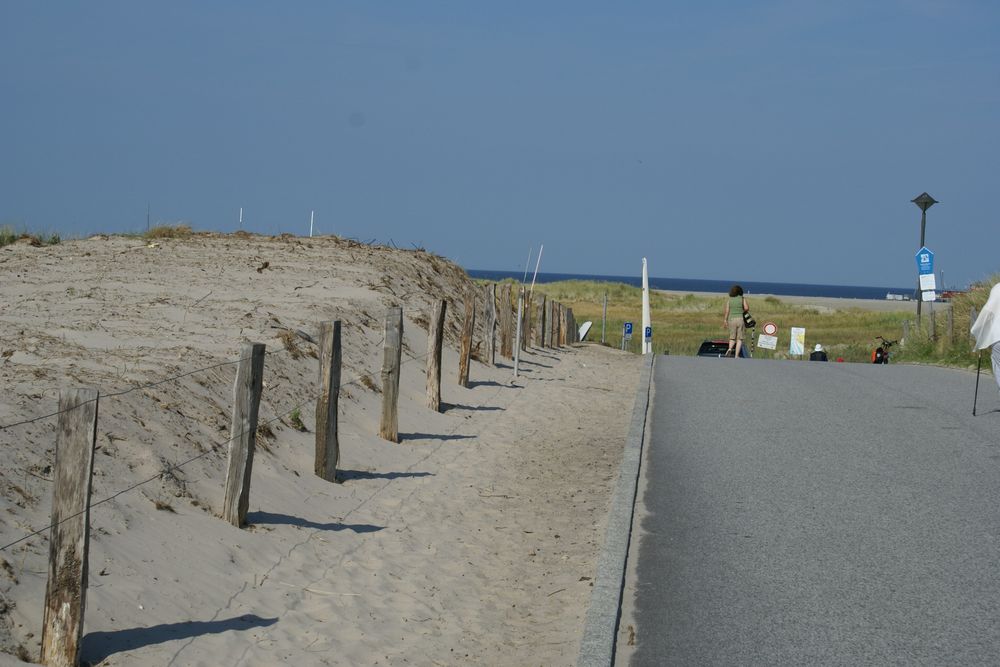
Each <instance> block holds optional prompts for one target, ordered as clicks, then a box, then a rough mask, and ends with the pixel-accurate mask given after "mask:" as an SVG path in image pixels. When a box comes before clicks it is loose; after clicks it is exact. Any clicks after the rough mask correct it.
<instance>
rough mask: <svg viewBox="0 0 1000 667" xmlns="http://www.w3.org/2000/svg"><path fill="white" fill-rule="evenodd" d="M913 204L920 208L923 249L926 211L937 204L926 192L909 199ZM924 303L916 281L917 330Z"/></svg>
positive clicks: (918, 282)
mask: <svg viewBox="0 0 1000 667" xmlns="http://www.w3.org/2000/svg"><path fill="white" fill-rule="evenodd" d="M910 201H912V202H913V203H914V204H916V205H917V206H918V207H919V208H920V245H919V246H917V247H918V248H923V247H924V233H925V232H926V231H927V209H929V208H930V207H931V206H934V204H937V203H938V202H937V201H936V200H935V199H934V197H931V196H930V195H929V194H927V193H926V192H923V193H921V194H919V195H917V197H916V198H914V199H911V200H910ZM923 302H924V292H923V290H921V289H920V281H919V280H918V281H917V329H919V328H920V306H921V305H923Z"/></svg>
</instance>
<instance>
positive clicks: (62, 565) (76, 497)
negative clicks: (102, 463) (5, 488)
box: [42, 389, 99, 667]
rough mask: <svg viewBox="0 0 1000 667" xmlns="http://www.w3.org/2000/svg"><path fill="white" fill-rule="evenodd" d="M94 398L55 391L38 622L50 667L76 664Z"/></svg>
mask: <svg viewBox="0 0 1000 667" xmlns="http://www.w3.org/2000/svg"><path fill="white" fill-rule="evenodd" d="M98 396H99V394H98V391H97V390H96V389H63V390H62V391H61V392H60V393H59V412H60V414H59V430H58V432H57V436H56V469H55V474H54V476H53V480H54V485H53V488H52V530H51V532H50V534H49V535H50V536H49V581H48V585H47V586H46V589H45V608H44V618H43V620H42V664H45V665H50V666H53V667H76V665H77V662H78V658H79V653H80V641H81V639H82V638H83V612H84V608H85V607H86V604H85V603H86V593H87V555H88V550H89V547H90V488H91V476H92V474H93V471H94V447H95V445H96V444H97V399H98Z"/></svg>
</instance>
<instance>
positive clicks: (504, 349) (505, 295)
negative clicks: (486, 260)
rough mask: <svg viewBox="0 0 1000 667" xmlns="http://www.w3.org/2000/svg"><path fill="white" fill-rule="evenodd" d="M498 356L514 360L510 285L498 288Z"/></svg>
mask: <svg viewBox="0 0 1000 667" xmlns="http://www.w3.org/2000/svg"><path fill="white" fill-rule="evenodd" d="M498 308H499V309H500V311H499V312H500V356H502V357H503V358H504V359H513V358H514V340H513V339H514V312H513V310H511V301H510V285H509V284H508V285H501V286H500V304H499V306H498Z"/></svg>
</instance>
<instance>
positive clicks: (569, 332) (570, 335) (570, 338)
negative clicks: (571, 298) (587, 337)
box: [566, 308, 577, 345]
mask: <svg viewBox="0 0 1000 667" xmlns="http://www.w3.org/2000/svg"><path fill="white" fill-rule="evenodd" d="M576 336H577V330H576V318H575V317H573V309H572V308H567V309H566V343H567V344H569V345H572V344H574V343H576V342H577V340H576Z"/></svg>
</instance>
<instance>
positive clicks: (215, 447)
mask: <svg viewBox="0 0 1000 667" xmlns="http://www.w3.org/2000/svg"><path fill="white" fill-rule="evenodd" d="M287 352H289V348H288V347H285V348H282V349H280V350H270V351H267V352H266V354H268V355H277V354H282V353H287ZM428 356H430V353H425V354H422V355H410V354H408V355H407V357H408V358H407V359H406V360H405V361H403V362H401V364H400V365H401V366H403V365H406V364H409V363H413V362H416V361H421V360H423V359H426V358H427V357H428ZM247 360H249V357H240V358H238V359H233V360H230V361H224V362H221V363H217V364H211V365H209V366H204V367H202V368H197V369H193V370H189V371H185V372H184V373H179V374H177V375H173V376H171V377H168V378H164V379H162V380H157V381H155V382H148V383H144V384H141V385H138V386H135V387H132V388H130V389H126V390H123V391H119V392H114V393H110V394H107V395H105V396H99V397H98V398H96V399H91V400H89V401H84V402H82V403H79V404H77V405H74V406H73V407H71V408H67V409H65V410H58V411H56V412H52V413H48V414H45V415H41V416H39V417H35V418H32V419H27V420H23V421H20V422H14V423H12V424H7V425H4V426H2V427H0V431H2V430H6V429H10V428H13V427H15V426H21V425H24V424H31V423H34V422H37V421H41V420H44V419H49V418H51V417H57V416H59V415H61V414H64V413H67V412H71V411H73V410H77V409H79V408H80V407H82V406H84V405H86V404H88V403H91V402H96V401H98V400H100V399H101V398H117V397H120V396H125V395H127V394H130V393H132V392H135V391H139V390H142V389H149V388H153V387H157V386H160V385H163V384H167V383H169V382H173V381H177V380H180V379H182V378H185V377H189V376H192V375H195V374H197V373H200V372H205V371H209V370H213V369H217V368H221V367H224V366H231V365H235V364H239V363H241V362H243V361H247ZM369 376H370V373H367V372H366V373H360V374H358V375H357V376H355V377H353V378H352V379H350V380H348V381H347V382H342V383H341V385H340V386H341V387H349V386H352V385H353V386H364V383H363V382H362V380H364V379H365V378H367V377H369ZM318 398H319V394H318V393H314V394H312V395H311V396H309V397H308V398H306V399H304V400H302V401H300V402H298V403H296V404H295V405H294V406H292V407H291V408H288V409H285V410H282V411H281V412H279V413H278V414H277V415H275V416H274V417H272V418H270V419H267V420H265V421H259V422H258V424H257V428H258V429H260V428H261V427H264V426H268V425H270V424H273V423H275V422H278V421H280V420H282V419H284V418H286V417H290V416H291V415H292V414H293V413H294V412H295V411H296V410H301V409H302V408H303V407H305V406H307V405H309V404H311V403H314V402H315V401H316V400H317V399H318ZM244 435H246V431H245V430H241V431H240V432H239V433H237V434H235V435H231V436H230V437H229V438H226V439H225V440H219V441H217V442H215V443H213V444H212V445H210V446H209V447H208V449H206V450H205V451H204V452H201V453H200V454H196V455H194V456H191V457H190V458H187V459H185V460H183V461H181V462H179V463H174V464H172V465H170V466H168V467H166V468H164V469H162V470H160V471H159V472H158V473H156V474H155V475H152V476H151V477H149V478H147V479H143V480H141V481H139V482H136V483H134V484H132V485H130V486H128V487H126V488H124V489H121V490H119V491H116V492H114V493H112V494H110V495H108V496H107V497H105V498H102V499H100V500H97V501H95V502H92V503H90V504H89V505H88V506H87V507H86V508H84V509H82V510H80V511H78V512H76V513H74V514H71V515H69V516H66V517H63V518H62V519H61V520H60V521H57V522H55V523H50V524H49V525H47V526H44V527H42V528H39V529H37V530H32V531H31V532H29V533H27V534H26V535H23V536H22V537H20V538H18V539H16V540H14V541H13V542H9V543H7V544H4V545H3V546H0V551H6V550H7V549H9V548H10V547H13V546H15V545H18V544H20V543H22V542H25V541H26V540H29V539H31V538H33V537H37V536H39V535H42V534H43V533H45V532H47V531H50V530H52V528H55V527H56V526H59V525H60V524H62V523H65V522H67V521H70V520H71V519H75V518H77V517H79V516H81V515H83V514H85V513H86V512H88V511H90V510H91V509H93V508H95V507H98V506H100V505H103V504H105V503H108V502H110V501H112V500H114V499H116V498H118V497H119V496H122V495H124V494H126V493H129V492H130V491H134V490H135V489H138V488H140V487H142V486H145V485H146V484H150V483H152V482H155V481H157V480H159V479H162V478H163V477H164V476H166V475H170V474H172V473H174V472H176V471H177V470H180V469H182V468H184V467H185V466H187V465H190V464H191V463H194V462H195V461H197V460H199V459H202V458H204V457H206V456H208V455H209V454H212V453H215V452H218V451H220V450H221V449H222V448H223V447H225V446H228V445H229V444H230V443H232V442H233V441H234V440H237V439H239V438H241V437H243V436H244Z"/></svg>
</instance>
